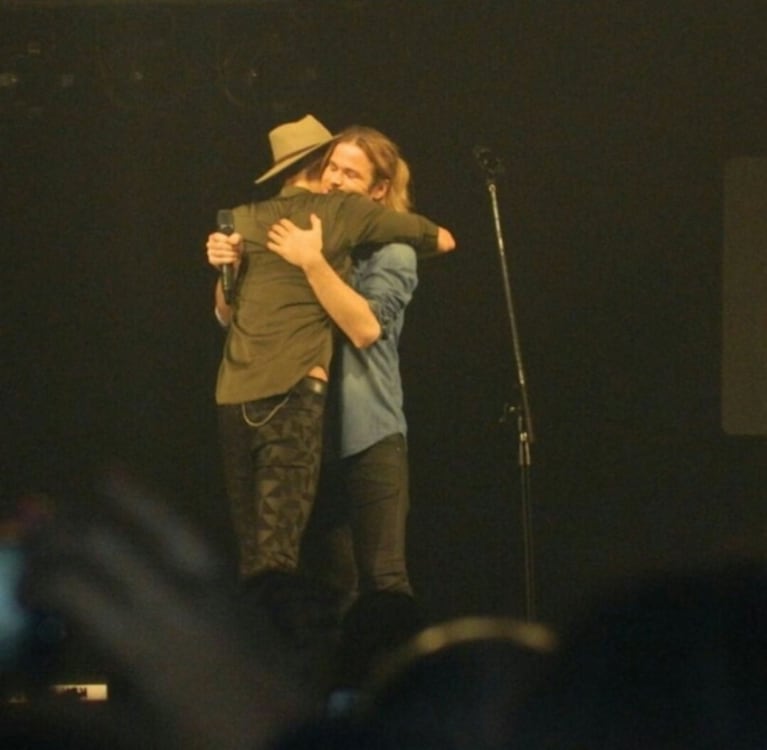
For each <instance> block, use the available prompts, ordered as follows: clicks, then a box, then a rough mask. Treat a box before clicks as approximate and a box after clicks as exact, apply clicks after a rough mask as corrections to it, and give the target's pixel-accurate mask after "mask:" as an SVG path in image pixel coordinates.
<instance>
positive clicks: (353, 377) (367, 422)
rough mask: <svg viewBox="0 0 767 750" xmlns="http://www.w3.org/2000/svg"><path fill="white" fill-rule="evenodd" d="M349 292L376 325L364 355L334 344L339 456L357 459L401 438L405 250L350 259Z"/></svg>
mask: <svg viewBox="0 0 767 750" xmlns="http://www.w3.org/2000/svg"><path fill="white" fill-rule="evenodd" d="M350 283H351V284H352V286H353V287H354V288H355V289H356V290H357V291H358V292H359V293H360V294H361V295H362V296H363V297H365V298H366V299H367V300H368V302H369V303H370V306H371V308H372V310H373V312H374V313H375V315H376V317H377V318H378V321H379V323H380V324H381V329H382V331H381V338H380V339H379V340H378V341H376V343H375V344H373V345H372V346H370V347H368V348H367V349H357V348H355V347H354V346H353V345H352V344H350V343H349V342H348V341H346V340H344V341H343V342H342V343H340V346H339V348H338V350H337V355H336V356H337V357H338V360H337V362H336V365H338V366H340V368H339V369H335V371H334V373H335V376H336V377H337V378H339V380H338V381H337V382H338V387H339V388H340V391H339V402H340V403H339V406H340V417H339V419H340V434H339V435H338V437H339V444H338V448H339V454H340V457H341V458H343V457H346V456H351V455H354V454H355V453H359V452H360V451H362V450H365V449H366V448H369V447H370V446H371V445H373V444H374V443H377V442H378V441H379V440H381V439H382V438H384V437H386V436H387V435H392V434H395V433H402V434H403V435H405V434H406V433H407V423H406V420H405V413H404V410H403V395H402V380H401V377H400V371H399V340H400V334H401V333H402V326H403V324H404V322H405V308H406V307H407V305H408V303H409V302H410V300H411V299H412V297H413V292H414V290H415V288H416V286H417V285H418V273H417V261H416V254H415V251H414V250H413V248H411V247H410V246H409V245H403V244H399V243H392V244H389V245H384V246H383V247H381V248H378V249H375V250H373V251H371V252H366V253H361V254H360V255H358V256H357V257H356V258H355V263H354V267H353V269H352V274H351V277H350Z"/></svg>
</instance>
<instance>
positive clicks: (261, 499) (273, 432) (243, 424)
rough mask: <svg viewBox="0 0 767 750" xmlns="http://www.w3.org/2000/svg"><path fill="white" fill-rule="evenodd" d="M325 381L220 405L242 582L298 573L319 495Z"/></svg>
mask: <svg viewBox="0 0 767 750" xmlns="http://www.w3.org/2000/svg"><path fill="white" fill-rule="evenodd" d="M324 385H325V384H324V383H323V382H322V381H320V380H316V379H314V378H304V379H303V380H302V381H300V382H299V383H298V385H296V387H295V388H293V389H292V390H291V391H289V392H288V393H285V394H282V395H279V396H272V397H270V398H264V399H259V400H257V401H248V402H246V403H244V404H234V405H222V406H219V407H218V417H219V433H220V439H221V449H222V456H223V464H224V477H225V481H226V489H227V494H228V496H229V502H230V505H231V512H232V522H233V526H234V531H235V534H236V536H237V540H238V544H239V552H240V566H239V567H240V576H241V577H242V578H246V577H250V576H253V575H255V574H256V573H260V572H262V571H264V570H288V571H290V570H294V569H295V568H296V567H297V566H298V555H299V548H300V544H301V537H302V535H303V532H304V529H305V528H306V524H307V522H308V520H309V515H310V513H311V509H312V504H313V502H314V495H315V492H316V489H317V480H318V477H319V468H320V460H321V457H322V416H323V411H324V407H325V388H324Z"/></svg>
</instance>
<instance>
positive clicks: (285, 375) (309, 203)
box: [207, 115, 455, 578]
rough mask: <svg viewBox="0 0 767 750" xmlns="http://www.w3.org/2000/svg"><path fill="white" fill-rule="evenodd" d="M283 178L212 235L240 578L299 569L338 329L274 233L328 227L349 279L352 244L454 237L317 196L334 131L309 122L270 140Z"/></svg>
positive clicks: (331, 252)
mask: <svg viewBox="0 0 767 750" xmlns="http://www.w3.org/2000/svg"><path fill="white" fill-rule="evenodd" d="M269 140H270V144H271V148H272V154H273V157H274V164H273V165H272V167H271V168H270V169H269V170H267V171H266V172H265V173H264V174H263V175H261V176H260V177H259V178H258V179H257V180H256V182H257V183H262V182H265V181H266V180H269V179H270V178H273V177H275V176H277V175H279V176H280V177H281V178H282V181H283V187H282V189H281V191H280V192H279V194H278V195H276V196H275V197H274V198H272V199H270V200H266V201H262V202H259V203H250V204H246V205H242V206H238V207H236V208H235V209H234V210H233V216H234V229H235V232H234V233H233V234H231V235H229V236H227V235H225V234H223V233H221V232H215V233H213V234H211V235H210V236H209V238H208V243H207V254H208V260H209V262H210V263H211V264H212V265H214V266H217V267H220V266H222V265H223V264H233V265H234V266H235V267H237V278H236V283H235V288H234V297H233V301H232V304H231V306H230V305H228V304H227V303H226V300H225V299H224V294H223V289H222V286H221V282H220V280H219V282H218V284H217V288H216V313H217V315H218V317H219V320H220V321H221V322H222V323H223V324H225V325H228V333H227V338H226V343H225V345H224V353H223V357H222V361H221V365H220V368H219V374H218V381H217V385H216V402H217V404H218V413H219V428H220V437H221V442H222V453H223V460H224V474H225V480H226V485H227V493H228V495H229V500H230V503H231V509H232V518H233V524H234V530H235V533H236V535H237V539H238V543H239V552H240V575H241V576H242V577H243V578H246V577H250V576H253V575H255V574H257V573H260V572H262V571H265V570H287V571H290V570H294V569H295V568H296V567H297V565H298V552H299V545H300V541H301V536H302V534H303V531H304V529H305V527H306V523H307V521H308V518H309V514H310V511H311V508H312V503H313V500H314V494H315V491H316V485H317V478H318V474H319V465H320V459H321V448H322V415H323V410H324V404H325V393H326V388H327V377H328V370H329V366H330V357H331V354H332V326H331V322H330V319H329V317H328V315H327V313H326V312H325V310H324V309H323V308H322V306H321V305H320V304H319V302H318V301H317V298H316V296H315V294H314V292H313V291H312V288H311V286H310V285H309V282H308V281H307V279H306V276H305V274H304V273H303V271H302V270H301V269H300V268H298V267H296V266H294V265H291V264H290V263H288V262H287V261H285V260H284V259H283V258H281V257H279V256H278V255H276V254H274V253H272V252H270V251H269V250H268V249H267V242H268V233H269V229H270V227H271V226H272V225H273V224H275V223H276V222H278V221H279V220H280V219H283V218H288V219H290V220H291V221H292V222H294V223H295V224H296V225H298V226H299V227H308V226H309V223H310V222H309V217H310V215H312V214H314V215H316V216H317V217H318V218H319V219H320V220H321V222H322V227H323V248H324V250H323V252H324V254H325V257H326V258H327V260H328V262H329V264H330V266H331V267H332V268H333V269H334V271H335V272H336V273H339V274H345V273H346V271H347V270H348V268H349V264H350V260H349V255H350V252H351V250H352V248H354V247H355V246H358V245H362V244H367V243H375V244H382V243H386V242H393V241H400V242H405V243H408V244H410V245H412V246H413V247H415V248H416V250H418V251H419V252H421V253H433V252H446V251H449V250H452V249H453V247H454V246H455V243H454V241H453V238H452V236H451V235H450V233H449V232H448V231H447V230H445V229H442V228H441V227H438V226H436V225H435V224H434V223H432V222H431V221H429V220H428V219H425V218H424V217H422V216H419V215H416V214H407V213H400V212H395V211H392V210H389V209H386V208H384V207H383V206H381V205H379V204H377V203H375V202H373V201H372V200H370V198H368V197H366V196H363V195H360V194H357V193H343V192H339V191H334V192H332V193H330V194H319V193H316V192H313V191H314V190H318V189H319V183H318V178H319V167H320V163H321V156H322V153H323V151H322V149H323V147H325V146H327V145H328V144H330V143H331V141H332V140H333V135H332V134H331V133H330V131H328V130H327V128H325V127H324V126H323V125H322V124H321V123H319V122H318V121H317V120H316V119H315V118H314V117H312V116H311V115H307V116H305V117H304V118H302V119H300V120H298V121H296V122H291V123H286V124H284V125H281V126H279V127H277V128H275V129H274V130H272V131H271V132H270V134H269Z"/></svg>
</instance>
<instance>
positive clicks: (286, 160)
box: [255, 135, 336, 185]
mask: <svg viewBox="0 0 767 750" xmlns="http://www.w3.org/2000/svg"><path fill="white" fill-rule="evenodd" d="M335 137H336V136H334V135H331V136H330V138H326V139H325V140H323V141H320V142H319V143H315V144H313V145H312V146H307V147H306V148H302V149H301V150H300V151H295V152H294V153H292V154H289V155H288V156H284V157H283V158H282V159H280V160H279V161H278V162H277V163H276V164H274V165H273V166H272V167H271V169H267V170H266V172H264V173H263V174H262V175H261V176H260V177H257V178H256V179H255V183H256V185H259V184H260V183H262V182H266V181H267V180H268V179H270V178H271V177H274V176H275V175H278V174H279V173H280V172H282V171H284V170H285V169H287V168H288V167H289V166H291V165H292V164H295V163H296V162H297V161H299V160H301V159H303V158H304V157H305V156H309V154H311V153H312V152H313V151H316V150H317V149H320V148H322V147H323V146H327V145H328V143H331V142H332V141H333V139H334V138H335Z"/></svg>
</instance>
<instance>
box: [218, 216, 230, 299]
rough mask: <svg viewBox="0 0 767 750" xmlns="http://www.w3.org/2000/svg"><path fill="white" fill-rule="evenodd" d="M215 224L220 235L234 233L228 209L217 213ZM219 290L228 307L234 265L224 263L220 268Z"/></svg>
mask: <svg viewBox="0 0 767 750" xmlns="http://www.w3.org/2000/svg"><path fill="white" fill-rule="evenodd" d="M216 223H217V224H218V231H219V232H221V233H222V234H225V235H227V236H229V235H230V234H233V233H234V214H233V213H232V212H231V211H230V210H229V209H228V208H222V209H221V210H220V211H219V212H218V216H217V218H216ZM221 288H222V289H223V291H224V299H225V300H226V304H227V305H230V304H231V303H232V295H233V293H234V265H233V264H232V263H224V264H223V265H222V266H221Z"/></svg>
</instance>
